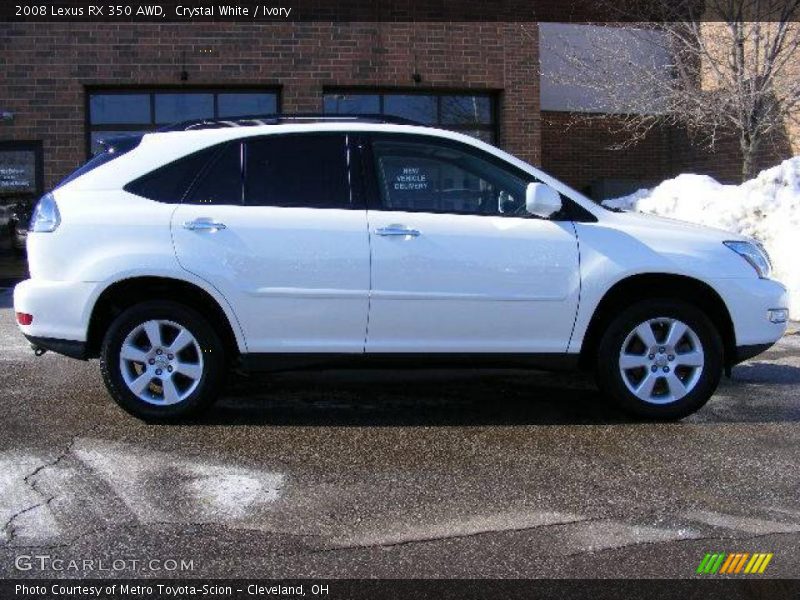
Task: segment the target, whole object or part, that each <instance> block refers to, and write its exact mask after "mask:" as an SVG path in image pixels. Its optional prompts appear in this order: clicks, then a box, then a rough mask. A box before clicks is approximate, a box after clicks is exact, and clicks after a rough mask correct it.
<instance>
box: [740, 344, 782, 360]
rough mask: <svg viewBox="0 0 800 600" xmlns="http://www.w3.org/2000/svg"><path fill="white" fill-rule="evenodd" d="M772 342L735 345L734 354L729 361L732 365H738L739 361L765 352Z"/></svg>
mask: <svg viewBox="0 0 800 600" xmlns="http://www.w3.org/2000/svg"><path fill="white" fill-rule="evenodd" d="M773 345H774V344H751V345H749V346H737V347H736V354H735V355H734V357H733V360H732V361H731V364H732V365H738V364H739V363H740V362H744V361H746V360H748V359H750V358H753V357H755V356H758V355H759V354H761V353H762V352H766V351H767V350H769V349H770V348H772V346H773Z"/></svg>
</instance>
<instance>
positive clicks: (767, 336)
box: [712, 277, 789, 362]
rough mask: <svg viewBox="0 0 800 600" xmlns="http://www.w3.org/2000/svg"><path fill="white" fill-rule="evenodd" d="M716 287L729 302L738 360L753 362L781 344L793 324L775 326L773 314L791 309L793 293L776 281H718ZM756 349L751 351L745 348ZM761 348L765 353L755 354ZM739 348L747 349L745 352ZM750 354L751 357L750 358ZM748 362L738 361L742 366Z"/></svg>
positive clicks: (755, 279)
mask: <svg viewBox="0 0 800 600" xmlns="http://www.w3.org/2000/svg"><path fill="white" fill-rule="evenodd" d="M712 285H713V287H714V288H715V289H716V290H717V292H718V293H719V295H720V296H721V297H722V299H723V300H724V301H725V304H726V306H727V307H728V312H729V313H730V316H731V321H732V322H733V330H734V334H735V336H736V347H737V357H736V358H737V359H739V355H740V354H741V355H742V356H745V358H750V357H752V356H755V354H759V353H761V352H763V351H764V350H766V349H767V348H769V347H770V346H771V345H772V344H774V343H775V342H777V341H778V340H779V339H781V337H783V334H784V333H786V328H787V327H788V325H789V322H788V321H786V322H784V323H773V322H771V321H770V319H769V311H770V310H773V309H781V308H788V307H789V292H788V291H787V290H786V288H785V287H784V286H783V285H782V284H781V283H779V282H777V281H773V280H772V279H757V278H755V277H754V278H752V279H751V278H747V279H715V280H713V281H712ZM748 347H752V348H750V349H749V350H746V349H744V348H748ZM757 347H761V350H758V351H757V352H755V353H753V352H754V351H755V350H756V349H757ZM738 348H743V350H741V352H739V351H738ZM748 353H749V354H748ZM741 360H744V358H742V359H739V360H737V362H740V361H741Z"/></svg>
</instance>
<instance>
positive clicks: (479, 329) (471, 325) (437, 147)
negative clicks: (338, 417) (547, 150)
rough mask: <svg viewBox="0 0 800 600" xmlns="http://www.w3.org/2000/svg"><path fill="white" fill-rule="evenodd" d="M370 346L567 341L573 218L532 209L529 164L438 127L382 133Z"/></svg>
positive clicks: (518, 346)
mask: <svg viewBox="0 0 800 600" xmlns="http://www.w3.org/2000/svg"><path fill="white" fill-rule="evenodd" d="M367 163H368V164H369V166H371V169H368V171H369V172H371V173H372V177H371V178H370V179H371V180H372V186H371V192H368V193H371V197H370V198H369V201H370V205H369V207H370V210H369V211H368V221H369V230H370V240H371V249H372V292H371V300H370V312H369V330H368V336H367V352H438V353H442V352H453V353H462V352H495V353H505V352H509V353H560V352H565V351H566V349H567V344H568V342H569V336H570V333H571V331H572V326H573V323H574V320H575V314H576V310H577V306H578V294H579V289H580V276H579V267H578V245H577V239H576V235H575V229H574V227H573V224H572V222H571V221H569V220H546V219H540V218H535V217H532V216H530V215H528V214H527V213H526V211H525V206H524V205H525V202H524V198H525V187H526V185H527V183H529V181H531V180H533V177H532V176H527V175H526V174H524V173H521V172H520V171H519V170H517V169H516V168H515V167H512V166H510V165H506V164H505V163H504V162H503V161H500V160H499V159H497V158H496V157H494V156H491V155H489V154H487V153H484V152H483V151H481V150H479V149H477V148H473V147H471V146H468V145H466V144H462V143H457V142H451V141H448V140H442V139H438V138H433V137H430V138H420V137H418V136H414V137H413V138H412V137H411V136H404V135H394V136H388V135H386V136H376V137H375V138H374V139H373V142H372V145H371V153H370V152H367Z"/></svg>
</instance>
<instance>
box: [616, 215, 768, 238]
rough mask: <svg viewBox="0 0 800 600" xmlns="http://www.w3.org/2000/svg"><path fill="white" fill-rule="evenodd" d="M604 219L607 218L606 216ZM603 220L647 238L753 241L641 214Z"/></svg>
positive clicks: (675, 220)
mask: <svg viewBox="0 0 800 600" xmlns="http://www.w3.org/2000/svg"><path fill="white" fill-rule="evenodd" d="M604 217H606V216H605V215H604ZM603 220H604V221H609V222H613V223H614V227H615V228H617V229H621V230H623V231H627V232H629V233H631V234H632V235H635V234H641V235H643V236H647V237H664V238H673V239H674V240H675V241H677V240H679V239H680V240H685V239H686V238H692V239H697V240H698V241H700V242H702V241H713V242H724V241H727V240H737V241H746V242H752V241H753V240H752V239H750V238H748V237H745V236H743V235H741V234H739V233H734V232H732V231H725V230H724V229H718V228H716V227H707V226H705V225H698V224H697V223H689V222H688V221H680V220H678V219H671V218H669V217H660V216H656V215H648V214H645V213H639V212H628V211H624V212H610V213H609V214H608V217H607V218H604V219H603Z"/></svg>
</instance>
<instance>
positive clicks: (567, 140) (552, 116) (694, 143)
mask: <svg viewBox="0 0 800 600" xmlns="http://www.w3.org/2000/svg"><path fill="white" fill-rule="evenodd" d="M580 116H581V115H578V117H580ZM610 129H613V124H609V123H608V122H602V121H585V120H584V119H581V118H577V119H576V117H575V116H574V115H572V114H571V113H568V112H551V111H544V112H542V167H543V168H544V170H545V171H547V172H549V173H551V174H552V175H554V176H555V177H557V178H559V179H562V180H563V181H564V182H566V183H568V184H569V185H571V186H572V187H574V188H576V189H579V190H582V191H588V192H590V193H592V194H593V195H597V194H598V193H600V192H601V191H602V189H603V188H602V186H600V185H599V184H600V183H601V182H603V180H612V181H611V182H608V181H606V185H605V189H606V190H614V189H616V190H623V192H622V193H626V192H627V191H632V190H634V189H636V188H638V187H644V186H650V185H653V184H656V183H659V182H660V181H663V180H664V179H667V178H670V177H674V176H676V175H678V174H680V173H698V174H701V175H710V176H711V177H714V178H715V179H717V180H718V181H720V182H723V183H739V182H740V180H741V167H742V155H741V152H740V150H739V145H738V141H737V140H736V139H735V138H733V137H727V138H725V137H723V138H720V139H719V140H718V141H717V143H716V145H715V148H714V149H713V150H710V149H709V148H708V147H707V146H705V145H703V144H702V143H701V141H700V139H699V138H698V137H696V136H694V137H693V136H690V135H688V134H687V132H686V131H685V130H683V129H681V128H679V127H672V128H661V129H654V130H652V131H650V132H649V133H648V135H647V136H646V137H645V138H644V139H643V140H642V141H641V142H639V143H638V144H636V145H633V146H629V147H626V148H623V149H619V150H617V149H612V147H613V146H614V145H615V144H618V143H619V142H621V141H623V140H624V137H623V136H621V135H619V134H617V135H615V134H613V133H611V132H610ZM790 156H792V148H791V145H790V143H789V140H788V138H787V136H786V134H785V132H782V131H776V132H775V135H774V136H773V138H772V139H771V140H770V141H768V142H767V143H765V144H764V146H763V148H761V150H760V152H759V155H758V158H757V160H756V165H757V169H759V170H760V169H765V168H767V167H770V166H773V165H775V164H777V163H779V162H781V161H782V160H784V159H786V158H788V157H790ZM614 183H616V187H614V185H613V184H614ZM589 188H591V189H589ZM598 197H599V196H598ZM602 197H608V196H607V195H603V196H602Z"/></svg>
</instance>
